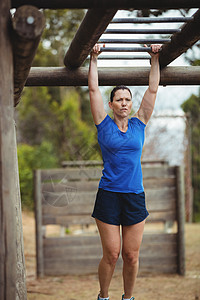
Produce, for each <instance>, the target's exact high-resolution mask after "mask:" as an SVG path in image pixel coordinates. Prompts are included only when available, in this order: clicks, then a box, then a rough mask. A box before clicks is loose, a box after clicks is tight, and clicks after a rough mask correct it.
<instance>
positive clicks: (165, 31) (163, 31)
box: [104, 29, 181, 34]
mask: <svg viewBox="0 0 200 300" xmlns="http://www.w3.org/2000/svg"><path fill="white" fill-rule="evenodd" d="M180 31H181V29H106V31H105V32H104V33H107V34H108V33H114V34H121V33H124V34H129V33H133V34H139V33H140V34H145V33H157V34H171V33H176V32H180Z"/></svg>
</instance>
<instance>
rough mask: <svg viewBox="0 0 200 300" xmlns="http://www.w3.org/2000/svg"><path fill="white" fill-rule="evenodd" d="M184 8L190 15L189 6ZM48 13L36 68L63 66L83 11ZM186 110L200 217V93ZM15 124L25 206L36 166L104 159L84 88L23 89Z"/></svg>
mask: <svg viewBox="0 0 200 300" xmlns="http://www.w3.org/2000/svg"><path fill="white" fill-rule="evenodd" d="M180 12H181V14H182V15H185V14H187V11H186V10H180ZM162 13H163V11H160V10H153V11H152V10H143V11H137V16H150V15H154V16H159V15H161V14H162ZM44 14H45V18H46V29H45V31H44V33H43V36H42V40H41V43H40V45H39V48H38V51H37V54H36V57H35V59H34V63H33V66H43V67H48V66H63V58H64V55H65V52H66V50H67V48H68V46H69V44H70V42H71V40H72V38H73V37H74V35H75V33H76V31H77V29H78V26H79V24H80V22H81V21H82V19H83V17H84V14H85V11H84V10H56V11H54V10H45V11H44ZM133 14H135V12H131V11H130V15H133ZM196 49H198V46H196ZM198 50H199V49H198ZM194 53H198V56H197V57H195V56H194V57H192V58H191V57H186V59H187V60H188V61H189V63H190V64H191V65H200V57H199V51H195V52H194ZM182 109H183V110H184V111H185V112H189V113H190V114H191V132H192V168H193V187H194V220H196V221H200V94H199V95H191V97H190V98H189V99H187V100H186V101H185V102H184V103H183V104H182ZM16 123H17V138H18V157H19V171H20V185H21V195H22V206H23V207H26V208H29V209H32V208H33V170H34V169H37V168H54V167H60V166H61V163H62V161H63V160H89V159H101V155H100V150H99V146H98V144H97V138H96V128H95V126H94V124H93V121H92V116H91V113H90V104H89V95H88V90H87V89H86V88H80V87H76V88H75V87H70V88H69V87H29V88H25V89H24V92H23V95H22V99H21V101H20V104H19V105H18V106H17V108H16Z"/></svg>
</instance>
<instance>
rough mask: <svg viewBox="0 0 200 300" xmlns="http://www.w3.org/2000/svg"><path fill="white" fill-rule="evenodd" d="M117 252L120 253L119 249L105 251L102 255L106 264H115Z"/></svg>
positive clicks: (117, 256)
mask: <svg viewBox="0 0 200 300" xmlns="http://www.w3.org/2000/svg"><path fill="white" fill-rule="evenodd" d="M119 254H120V252H119V251H117V250H116V251H115V250H114V251H109V252H107V253H105V254H104V255H103V257H104V259H105V261H106V263H107V264H109V265H111V266H115V264H116V262H117V260H118V258H119Z"/></svg>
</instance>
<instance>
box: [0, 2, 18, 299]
mask: <svg viewBox="0 0 200 300" xmlns="http://www.w3.org/2000/svg"><path fill="white" fill-rule="evenodd" d="M9 9H10V1H9V0H4V1H0V28H1V30H0V62H1V63H0V242H1V247H0V299H1V300H5V299H7V300H11V299H13V300H14V299H15V298H16V215H15V199H16V191H15V188H16V186H15V177H14V169H15V156H14V155H13V154H14V151H13V149H14V130H13V113H14V111H13V110H14V108H13V58H12V46H11V40H10V24H9V22H10V12H9Z"/></svg>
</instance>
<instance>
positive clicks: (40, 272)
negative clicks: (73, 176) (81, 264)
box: [34, 170, 44, 277]
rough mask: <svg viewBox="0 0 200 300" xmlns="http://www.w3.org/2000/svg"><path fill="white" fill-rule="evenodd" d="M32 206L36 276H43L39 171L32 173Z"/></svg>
mask: <svg viewBox="0 0 200 300" xmlns="http://www.w3.org/2000/svg"><path fill="white" fill-rule="evenodd" d="M34 204H35V226H36V227H35V229H36V230H35V231H36V260H37V276H38V277H43V276H44V259H43V233H42V194H41V170H35V171H34Z"/></svg>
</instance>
